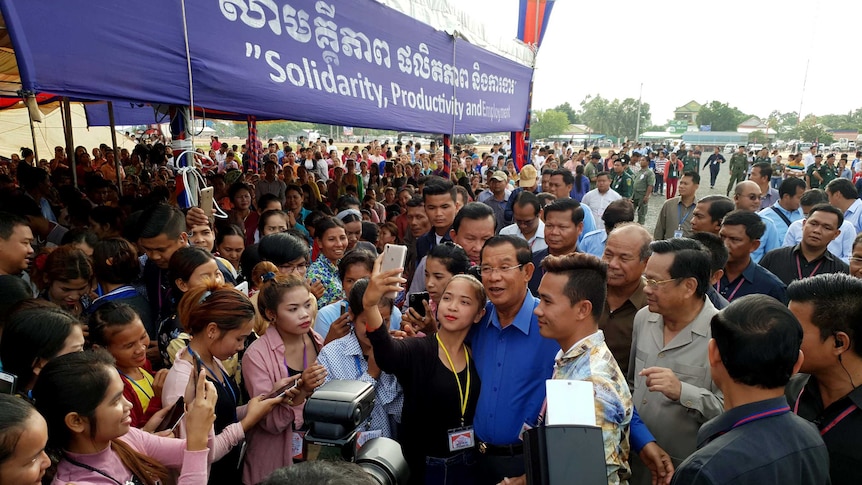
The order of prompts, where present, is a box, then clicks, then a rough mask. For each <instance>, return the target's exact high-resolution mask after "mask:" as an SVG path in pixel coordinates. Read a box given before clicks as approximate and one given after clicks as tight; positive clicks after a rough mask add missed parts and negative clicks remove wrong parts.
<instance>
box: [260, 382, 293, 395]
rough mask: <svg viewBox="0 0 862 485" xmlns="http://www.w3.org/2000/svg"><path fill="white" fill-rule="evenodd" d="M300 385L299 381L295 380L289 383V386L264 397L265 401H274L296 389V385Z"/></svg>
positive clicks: (286, 385) (284, 386)
mask: <svg viewBox="0 0 862 485" xmlns="http://www.w3.org/2000/svg"><path fill="white" fill-rule="evenodd" d="M297 383H299V379H294V380H293V382H288V383H287V384H285V385H283V386H281V387H279V388H278V389H275V390H273V391H272V392H270V393H269V394H267V395H266V397H264V399H272V398H274V397H281V396H284V395H285V394H287V391H289V390H291V389H293V388H294V387H296V384H297Z"/></svg>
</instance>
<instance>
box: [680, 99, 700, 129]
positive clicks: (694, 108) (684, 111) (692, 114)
mask: <svg viewBox="0 0 862 485" xmlns="http://www.w3.org/2000/svg"><path fill="white" fill-rule="evenodd" d="M702 107H703V105H702V104H700V103H698V102H697V101H694V100H692V101H689V102H688V103H686V104H684V105H682V106H680V107H679V108H677V109H675V110H673V119H675V120H681V121H682V120H684V121H687V122H688V123H689V124H690V125H696V124H697V114H698V113H700V108H702Z"/></svg>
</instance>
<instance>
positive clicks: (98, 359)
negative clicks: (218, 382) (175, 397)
mask: <svg viewBox="0 0 862 485" xmlns="http://www.w3.org/2000/svg"><path fill="white" fill-rule="evenodd" d="M189 384H190V386H189V387H192V386H191V384H192V382H190V383H189ZM194 388H195V389H196V391H195V393H194V398H193V399H190V400H189V403H188V404H187V406H186V414H185V429H186V433H187V439H175V438H163V437H160V436H156V435H152V434H149V433H146V432H144V431H141V430H139V429H137V428H134V427H132V426H131V420H132V417H131V415H130V412H131V408H132V405H131V403H129V401H127V400H126V399H125V398H124V397H123V381H122V379H121V378H120V376H119V374H118V373H117V371H116V369H115V368H114V359H113V358H112V357H111V356H110V354H108V353H107V352H105V351H101V350H98V351H95V352H77V353H74V354H67V355H64V356H62V357H58V358H57V359H54V360H53V361H51V362H49V363H48V365H46V366H45V368H44V369H43V370H42V374H41V375H40V379H39V381H38V382H37V383H36V387H35V389H34V390H33V394H34V397H35V399H36V403H37V404H36V409H38V410H39V412H40V413H41V414H42V416H43V417H44V418H45V421H46V422H47V423H48V450H50V451H51V452H52V453H54V454H55V455H56V456H55V458H57V459H58V460H59V463H58V464H57V472H56V475H55V476H54V480H53V481H52V482H51V483H54V484H58V485H59V484H67V483H77V484H85V483H116V484H120V485H130V484H132V485H157V484H164V483H167V482H168V480H169V477H170V476H171V470H176V471H180V470H181V473H180V476H179V479H178V481H177V484H181V485H202V484H204V483H206V481H207V462H208V459H209V448H208V438H209V431H210V428H211V427H212V423H213V419H214V413H213V410H214V409H215V404H216V398H217V393H216V390H215V387H214V386H213V385H212V383H209V382H207V381H206V379H205V376H204V375H203V373H202V374H201V375H200V376H199V377H198V379H197V380H196V385H195V386H194ZM188 394H189V396H191V395H192V393H191V392H189V393H188ZM4 483H5V481H4Z"/></svg>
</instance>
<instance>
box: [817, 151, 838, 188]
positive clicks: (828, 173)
mask: <svg viewBox="0 0 862 485" xmlns="http://www.w3.org/2000/svg"><path fill="white" fill-rule="evenodd" d="M820 176H821V177H823V180H822V181H821V182H820V186H821V187H826V185H827V184H829V182H831V181H833V180H835V179H837V178H838V170H837V168H836V167H835V154H834V153H830V154H829V155H826V165H823V166H821V167H820Z"/></svg>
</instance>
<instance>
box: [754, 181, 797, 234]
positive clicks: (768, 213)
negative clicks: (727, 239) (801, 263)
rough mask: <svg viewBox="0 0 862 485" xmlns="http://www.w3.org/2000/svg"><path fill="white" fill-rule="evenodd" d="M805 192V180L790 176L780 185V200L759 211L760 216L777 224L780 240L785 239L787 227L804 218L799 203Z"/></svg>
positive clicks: (776, 228) (776, 229)
mask: <svg viewBox="0 0 862 485" xmlns="http://www.w3.org/2000/svg"><path fill="white" fill-rule="evenodd" d="M803 193H805V182H804V181H803V180H802V179H799V178H796V177H789V178H787V179H785V180H784V181H783V182H781V185H780V186H779V187H778V201H776V202H775V203H774V204H772V205H770V206H769V207H766V208H765V209H763V210H761V211H760V212H758V214H760V217H762V218H764V219H769V220H770V221H772V223H773V224H774V225H775V231H776V233H777V235H778V241H780V242H783V241H784V236H785V235H786V234H787V228H789V227H790V225H791V224H793V223H794V222H796V221H798V220H801V219H802V209H800V208H799V205H800V200H801V199H802V194H803Z"/></svg>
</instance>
